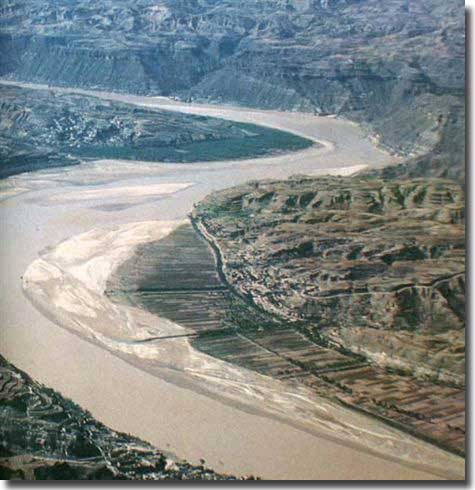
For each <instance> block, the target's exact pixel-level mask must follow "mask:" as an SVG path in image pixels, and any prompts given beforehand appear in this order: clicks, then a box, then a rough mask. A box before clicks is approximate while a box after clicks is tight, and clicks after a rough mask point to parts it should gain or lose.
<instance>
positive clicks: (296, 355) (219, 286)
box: [108, 224, 465, 454]
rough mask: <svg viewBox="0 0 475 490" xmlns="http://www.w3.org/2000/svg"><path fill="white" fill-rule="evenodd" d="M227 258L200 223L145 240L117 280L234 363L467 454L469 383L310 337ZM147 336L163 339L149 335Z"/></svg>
mask: <svg viewBox="0 0 475 490" xmlns="http://www.w3.org/2000/svg"><path fill="white" fill-rule="evenodd" d="M219 261H220V258H219V256H216V255H215V253H214V252H213V249H212V247H211V246H210V245H209V244H208V243H207V242H206V241H205V240H204V238H203V237H201V236H200V235H199V234H198V232H197V231H195V229H194V228H193V226H192V225H191V224H186V225H183V226H181V227H179V228H178V229H177V230H176V231H175V232H173V233H172V234H170V235H169V236H168V237H167V238H165V239H163V240H161V241H159V242H156V243H153V244H148V245H145V246H143V247H141V248H139V249H138V250H137V253H136V254H135V256H134V257H133V258H131V259H129V261H127V262H125V263H124V264H123V265H122V266H121V267H120V268H119V269H118V271H117V272H116V274H115V276H114V277H112V278H111V280H110V282H109V288H108V289H109V294H120V295H121V296H122V295H125V296H126V297H127V299H128V301H130V302H131V303H132V304H134V305H136V306H140V307H142V308H146V309H148V310H149V311H151V312H153V313H155V314H156V315H158V316H161V317H165V318H168V319H170V320H172V321H174V322H176V323H178V324H179V325H182V326H184V327H187V328H188V329H189V334H188V335H189V337H190V341H191V342H192V345H193V346H194V347H195V348H197V349H199V350H200V351H202V352H205V353H207V354H209V355H211V356H214V357H217V358H220V359H223V360H225V361H227V362H230V363H233V364H236V365H239V366H242V367H245V368H248V369H252V370H254V371H257V372H259V373H261V374H264V375H267V376H272V377H273V378H277V379H279V380H282V382H284V383H292V384H293V383H300V384H304V385H306V386H309V387H311V388H312V389H313V390H315V392H316V393H318V394H320V395H322V396H326V397H330V398H332V399H333V400H337V401H339V402H341V403H343V404H345V405H349V406H351V407H353V408H356V409H358V410H362V411H364V412H366V413H368V414H370V415H372V416H376V417H378V418H380V419H383V420H384V421H386V422H388V423H390V424H391V425H394V426H396V427H398V428H400V429H402V430H404V431H407V432H409V433H412V434H414V435H417V436H418V437H420V438H423V439H426V440H428V441H430V442H433V443H435V444H437V445H439V446H441V447H443V448H446V449H448V450H450V451H452V452H454V453H457V454H464V452H465V448H464V442H465V390H464V389H463V388H460V387H455V386H450V385H448V384H440V383H438V384H436V383H433V382H430V381H424V380H421V379H417V378H415V377H411V376H405V375H402V374H400V373H397V372H394V371H390V370H387V369H383V368H381V367H378V366H377V365H375V364H372V363H370V362H368V361H367V360H366V359H365V358H363V357H360V356H357V355H354V354H350V353H348V352H341V351H338V350H336V349H333V348H329V347H328V346H326V345H323V343H322V344H319V343H317V342H315V340H311V339H309V338H307V337H306V336H305V334H304V331H303V328H302V325H300V324H299V323H298V322H289V323H284V322H282V321H278V320H277V319H275V318H273V317H271V316H270V315H269V314H267V313H266V312H264V311H261V310H260V309H259V308H258V307H257V306H256V305H254V304H253V303H252V301H251V300H250V299H249V298H246V297H242V296H240V295H239V294H237V292H236V291H234V290H233V289H232V288H231V287H230V286H229V285H228V284H227V282H226V280H225V278H224V277H223V275H222V273H221V271H220V262H219ZM146 341H150V342H154V341H159V339H158V338H150V339H147V340H146Z"/></svg>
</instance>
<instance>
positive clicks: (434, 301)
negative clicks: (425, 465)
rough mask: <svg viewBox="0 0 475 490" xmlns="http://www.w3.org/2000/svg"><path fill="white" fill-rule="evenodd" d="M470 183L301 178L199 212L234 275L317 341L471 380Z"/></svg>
mask: <svg viewBox="0 0 475 490" xmlns="http://www.w3.org/2000/svg"><path fill="white" fill-rule="evenodd" d="M464 206H465V200H464V191H463V188H462V187H461V186H460V185H459V184H456V183H454V182H452V181H448V180H426V181H423V180H413V181H404V180H403V181H383V180H377V179H372V180H371V179H358V178H353V179H348V178H320V179H312V178H304V177H302V178H294V179H291V180H289V181H285V182H279V181H275V182H261V183H251V184H249V185H246V186H241V187H237V188H233V189H230V190H226V191H222V192H220V193H216V194H213V195H211V196H209V197H208V198H207V199H205V200H204V201H202V202H201V203H200V204H198V205H197V207H196V208H195V210H194V213H193V214H194V218H195V219H198V220H199V221H200V222H201V223H202V225H203V226H204V228H205V229H206V231H207V232H208V233H209V234H210V236H211V237H213V240H214V241H215V243H216V244H217V246H218V247H219V249H220V251H221V253H222V255H223V258H224V261H225V266H224V271H225V274H226V277H227V279H228V281H229V282H230V284H232V285H233V286H234V287H235V288H236V290H237V291H238V292H239V293H240V294H241V295H242V296H243V297H246V298H250V299H252V301H253V302H254V303H255V304H257V305H258V306H260V307H262V308H264V309H265V310H266V311H268V312H271V313H273V314H274V315H276V316H277V317H280V318H283V319H285V320H286V321H290V322H294V323H296V324H297V323H299V324H301V325H303V327H302V328H303V329H304V331H305V333H306V335H307V336H308V337H309V338H311V339H314V340H316V341H318V342H322V341H323V342H324V343H329V344H330V345H336V346H337V347H338V348H340V349H343V350H348V351H351V352H353V353H355V354H361V355H363V356H364V357H366V358H368V359H369V360H371V361H372V362H375V363H376V364H378V365H380V366H385V367H390V368H393V369H394V368H395V369H399V370H402V371H404V372H407V373H410V374H411V375H415V376H420V377H425V378H430V379H437V380H445V381H449V382H453V383H456V384H458V385H463V384H464V370H465V355H464V345H465V344H464V335H465V229H464Z"/></svg>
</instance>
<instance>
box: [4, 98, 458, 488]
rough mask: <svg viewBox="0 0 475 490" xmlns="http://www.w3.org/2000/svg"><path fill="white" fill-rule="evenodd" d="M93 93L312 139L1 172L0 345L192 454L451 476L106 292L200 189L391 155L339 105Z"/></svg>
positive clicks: (439, 463) (227, 467)
mask: <svg viewBox="0 0 475 490" xmlns="http://www.w3.org/2000/svg"><path fill="white" fill-rule="evenodd" d="M102 95H103V96H107V97H108V98H114V99H118V100H125V101H128V102H131V103H138V104H141V105H147V106H149V107H162V108H169V109H170V110H181V111H186V112H190V113H199V114H209V115H213V116H217V117H225V118H228V119H230V120H236V121H240V122H254V123H256V124H264V125H267V126H271V127H276V128H279V129H286V130H288V131H291V132H294V133H296V134H301V135H303V136H306V137H309V138H312V139H314V140H316V141H319V142H320V143H323V146H321V147H313V148H309V149H307V150H303V151H301V152H297V153H294V154H289V155H276V156H273V157H264V158H260V159H255V160H243V161H238V162H213V163H195V164H179V165H178V164H160V163H156V164H155V163H141V162H117V161H97V162H92V163H88V164H84V165H81V166H79V167H70V168H65V169H53V170H44V171H39V172H36V173H32V174H23V175H20V176H15V177H11V178H9V179H6V180H5V181H3V182H2V186H1V188H0V192H1V193H2V194H1V196H0V199H1V201H0V219H1V224H2V228H3V230H2V233H3V238H4V239H3V240H2V243H1V245H0V247H1V248H0V257H1V268H2V281H3V284H2V298H1V299H0V306H1V310H0V311H1V315H2V332H1V335H2V337H1V351H2V354H3V355H5V356H6V357H7V358H8V359H9V360H10V361H12V362H13V363H15V364H16V365H17V366H18V367H19V368H20V369H24V370H25V371H27V372H28V373H29V374H30V375H31V376H33V377H34V378H36V379H37V380H39V381H41V382H43V383H45V384H47V385H48V386H50V387H52V388H54V389H56V390H58V391H60V392H61V393H62V394H63V395H65V396H67V397H70V398H72V399H73V400H74V401H76V402H77V403H79V404H80V405H81V406H83V407H84V408H86V409H88V410H90V411H91V412H92V414H93V415H94V416H95V417H96V418H98V419H99V420H100V421H102V422H104V423H106V424H107V425H109V426H111V427H112V428H114V429H118V430H121V431H125V432H129V433H132V434H134V435H137V436H139V437H141V438H143V439H145V440H148V441H150V442H152V443H153V444H155V445H157V446H158V447H160V448H162V449H164V450H167V451H169V452H170V453H174V454H177V455H178V456H180V457H183V458H186V459H188V460H190V461H193V462H197V461H198V460H199V459H200V458H204V459H205V460H206V461H207V463H208V464H209V465H210V466H212V467H213V468H214V469H216V470H217V471H227V472H232V473H235V474H239V475H241V474H254V475H258V476H261V477H264V478H276V479H282V478H303V479H309V478H319V479H365V478H370V479H371V478H375V479H412V478H414V479H434V478H463V476H464V460H463V459H462V458H459V457H456V456H454V455H451V454H449V453H447V452H445V451H442V450H440V449H437V448H435V447H434V446H432V445H430V444H426V443H424V442H422V441H419V440H417V439H415V438H413V437H410V436H408V435H406V434H403V433H401V432H399V431H397V430H395V429H392V428H389V427H387V426H385V425H383V424H382V423H379V422H376V421H375V420H373V419H371V418H368V417H366V416H363V415H360V414H357V413H355V412H353V411H350V410H347V409H344V408H342V407H340V406H338V405H336V404H333V403H331V402H329V401H328V400H324V399H321V398H318V397H316V396H314V395H313V394H312V393H310V392H308V391H306V390H305V389H303V388H302V387H300V388H295V390H293V391H291V390H289V389H288V388H286V389H285V390H283V389H282V386H281V385H280V383H279V382H278V381H276V380H272V379H270V378H267V377H265V376H261V375H258V374H256V373H253V372H250V371H247V370H244V369H241V368H238V367H236V366H233V365H230V364H227V363H224V362H222V361H219V360H217V359H214V358H211V357H209V356H206V355H204V354H201V353H199V352H196V351H195V350H193V349H192V348H191V347H190V345H189V343H188V341H187V339H186V338H179V339H173V340H168V341H158V342H145V343H144V342H142V341H143V340H145V339H147V338H148V337H156V336H163V335H169V334H177V333H186V329H184V328H183V327H181V326H180V325H176V324H174V323H173V322H170V321H168V320H165V319H161V318H158V317H156V316H153V315H151V314H150V313H147V312H145V311H142V310H139V309H137V308H132V307H128V306H126V305H121V304H118V303H115V302H112V301H110V299H109V298H108V297H107V296H106V295H105V294H104V289H105V284H106V282H107V279H108V277H109V276H110V274H111V272H112V271H113V270H115V268H116V267H117V266H118V265H119V264H121V263H122V262H123V261H124V260H126V259H127V258H128V257H130V255H131V254H132V253H133V252H134V250H135V248H136V247H137V246H138V245H140V244H143V243H146V242H152V241H156V240H159V239H161V238H163V237H165V236H166V235H167V234H168V233H170V232H171V231H172V230H173V229H175V227H177V226H179V224H181V223H183V220H185V219H186V216H187V213H188V212H189V211H190V210H191V207H192V205H193V203H195V202H197V201H198V200H199V199H201V198H203V197H204V196H205V195H206V194H208V193H209V192H211V191H212V190H216V189H221V188H224V187H229V186H231V185H234V184H238V183H241V182H245V181H247V180H251V179H257V178H259V179H263V178H285V177H288V176H289V175H292V174H297V173H305V174H313V175H318V174H327V173H333V174H340V175H342V174H343V175H347V174H351V173H353V172H355V171H358V170H360V169H362V168H364V167H366V166H373V165H374V166H380V165H386V164H389V163H391V162H393V161H394V159H393V158H392V157H391V156H390V155H388V154H386V153H384V152H382V151H380V150H378V149H377V148H375V147H374V146H373V145H372V143H371V142H370V141H369V140H368V139H367V138H365V137H364V135H363V133H362V132H361V130H360V129H359V128H358V127H357V126H355V125H354V124H352V123H349V122H347V121H344V120H341V119H337V118H319V117H316V116H313V115H301V114H296V113H279V112H276V111H252V110H243V109H241V108H231V107H224V108H223V107H214V106H199V105H197V106H188V105H184V104H179V103H176V102H170V101H167V100H164V99H161V98H160V99H156V98H144V97H129V96H123V95H111V94H102ZM24 293H26V294H24ZM30 300H31V301H30ZM58 326H61V327H63V328H59V327H58ZM86 340H87V341H86Z"/></svg>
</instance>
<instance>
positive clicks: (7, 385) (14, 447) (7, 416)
mask: <svg viewBox="0 0 475 490" xmlns="http://www.w3.org/2000/svg"><path fill="white" fill-rule="evenodd" d="M0 478H2V479H7V480H18V479H21V480H25V479H26V480H163V479H174V480H190V479H192V480H223V479H235V478H233V477H230V476H224V475H219V474H217V473H215V472H214V471H212V470H210V469H208V468H206V467H204V466H203V465H200V466H192V465H190V464H188V463H186V462H179V463H177V462H175V461H173V460H172V459H170V458H168V457H166V456H165V455H164V454H163V453H161V452H160V451H158V450H157V449H156V448H154V447H152V446H151V445H150V444H147V443H146V442H143V441H141V440H139V439H137V438H134V437H131V436H129V435H127V434H121V433H118V432H115V431H113V430H111V429H109V428H107V427H105V426H104V425H102V424H101V423H99V422H97V421H96V420H94V419H93V418H92V417H91V415H90V414H89V413H88V412H86V411H84V410H82V409H81V408H79V407H78V406H77V405H75V404H74V403H73V402H71V401H70V400H66V399H64V398H63V397H62V396H61V395H59V394H58V393H56V392H55V391H53V390H50V389H48V388H46V387H44V386H42V385H40V384H38V383H36V382H35V381H33V380H32V379H31V378H30V377H29V376H28V375H26V374H25V373H23V372H21V371H19V370H18V369H16V368H15V367H14V366H13V365H11V364H10V363H8V362H7V361H5V359H4V358H3V357H1V356H0Z"/></svg>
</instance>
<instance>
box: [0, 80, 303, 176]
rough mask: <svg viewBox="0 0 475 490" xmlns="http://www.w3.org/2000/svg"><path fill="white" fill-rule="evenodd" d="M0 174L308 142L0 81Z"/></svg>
mask: <svg viewBox="0 0 475 490" xmlns="http://www.w3.org/2000/svg"><path fill="white" fill-rule="evenodd" d="M0 92H1V100H0V162H1V164H0V178H3V177H6V176H8V175H12V174H15V173H19V172H23V171H31V170H36V169H39V168H44V167H48V166H63V165H73V164H77V163H79V161H80V160H81V159H83V158H87V157H90V158H95V159H100V158H120V159H133V160H145V161H155V162H156V161H160V162H166V161H173V162H193V161H200V160H206V161H208V160H219V159H221V158H242V157H246V156H249V155H252V156H256V155H264V154H268V153H272V152H274V151H282V150H284V151H285V150H287V151H288V150H295V149H301V148H305V147H307V146H310V145H311V144H312V142H311V141H309V140H306V139H304V138H300V137H298V136H295V135H291V134H289V133H284V132H282V131H276V130H272V129H268V128H262V127H257V126H254V125H252V124H239V123H233V122H230V121H225V120H223V119H216V118H210V117H201V116H191V115H186V114H180V113H173V112H167V111H163V110H149V109H142V108H139V107H136V106H132V105H128V104H124V103H119V102H109V101H104V100H100V99H97V98H95V97H89V96H84V95H73V94H66V93H63V94H61V93H54V92H52V91H49V90H31V89H24V88H19V87H15V86H5V85H3V86H1V87H0Z"/></svg>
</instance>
